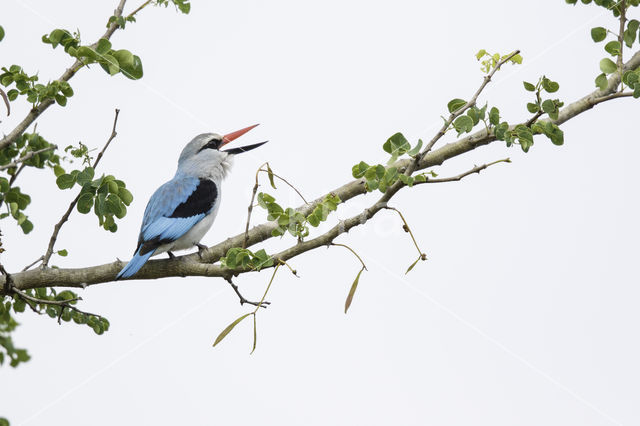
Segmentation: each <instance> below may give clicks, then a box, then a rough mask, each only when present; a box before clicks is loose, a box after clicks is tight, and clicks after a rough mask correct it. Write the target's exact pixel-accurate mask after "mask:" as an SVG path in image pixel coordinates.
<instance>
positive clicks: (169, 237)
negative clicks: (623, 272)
mask: <svg viewBox="0 0 640 426" xmlns="http://www.w3.org/2000/svg"><path fill="white" fill-rule="evenodd" d="M256 126H257V124H255V125H253V126H249V127H245V128H244V129H240V130H237V131H235V132H231V133H229V134H226V135H224V136H221V135H219V134H217V133H203V134H201V135H198V136H196V137H195V138H193V139H192V140H191V142H189V143H188V144H187V145H186V146H185V147H184V149H183V150H182V153H181V154H180V158H179V159H178V170H177V171H176V174H175V176H174V177H173V179H171V180H170V181H169V182H167V183H165V184H164V185H162V186H161V187H160V188H158V189H157V190H156V192H154V193H153V195H152V196H151V198H150V199H149V202H148V203H147V207H146V209H145V210H144V216H143V218H142V226H141V227H140V235H139V236H138V245H137V246H136V249H135V252H134V255H133V258H132V259H131V260H130V261H129V263H127V264H126V265H125V267H124V268H122V270H121V271H120V272H119V273H118V275H117V276H116V280H119V279H124V278H130V277H132V276H133V275H135V273H136V272H138V271H139V270H140V268H142V266H143V265H144V264H145V263H146V262H147V260H149V258H150V257H151V256H154V255H157V254H160V253H165V252H166V253H167V254H168V255H169V257H170V258H174V255H173V253H172V251H174V250H184V249H188V248H191V247H194V246H197V247H198V249H199V250H204V249H206V246H204V245H202V244H200V240H201V239H202V237H204V235H205V234H206V233H207V231H209V229H210V228H211V225H212V224H213V221H214V219H215V218H216V214H217V213H218V209H219V208H220V188H221V183H222V180H223V179H224V178H225V177H226V176H227V174H228V173H229V171H230V170H231V166H232V164H233V157H234V155H237V154H240V153H243V152H247V151H251V150H252V149H255V148H257V147H259V146H261V145H264V144H265V143H267V142H266V141H265V142H260V143H256V144H253V145H247V146H243V147H238V148H233V149H227V150H224V151H222V150H221V148H222V147H223V146H225V145H226V144H228V143H229V142H231V141H233V140H234V139H237V138H239V137H240V136H242V135H244V134H245V133H247V132H248V131H249V130H251V129H253V128H254V127H256Z"/></svg>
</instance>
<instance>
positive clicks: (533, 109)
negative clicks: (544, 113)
mask: <svg viewBox="0 0 640 426" xmlns="http://www.w3.org/2000/svg"><path fill="white" fill-rule="evenodd" d="M527 110H528V111H529V112H530V113H531V114H535V113H536V112H538V111H540V107H539V106H538V104H534V103H531V102H529V103H527Z"/></svg>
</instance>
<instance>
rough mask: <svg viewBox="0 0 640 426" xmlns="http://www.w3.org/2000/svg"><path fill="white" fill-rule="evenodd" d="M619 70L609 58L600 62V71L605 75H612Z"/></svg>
mask: <svg viewBox="0 0 640 426" xmlns="http://www.w3.org/2000/svg"><path fill="white" fill-rule="evenodd" d="M617 69H618V67H617V66H616V64H615V63H614V62H613V61H612V60H611V59H609V58H604V59H602V60H601V61H600V71H602V72H603V73H605V74H612V73H614V72H616V71H617Z"/></svg>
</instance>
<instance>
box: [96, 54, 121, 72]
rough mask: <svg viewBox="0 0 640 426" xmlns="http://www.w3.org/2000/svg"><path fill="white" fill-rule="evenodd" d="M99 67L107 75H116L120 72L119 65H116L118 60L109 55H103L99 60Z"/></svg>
mask: <svg viewBox="0 0 640 426" xmlns="http://www.w3.org/2000/svg"><path fill="white" fill-rule="evenodd" d="M100 66H101V67H102V69H103V70H105V71H106V72H107V73H108V74H109V75H116V74H118V72H120V65H119V64H118V60H117V59H116V58H114V57H113V56H111V55H103V56H102V59H101V60H100Z"/></svg>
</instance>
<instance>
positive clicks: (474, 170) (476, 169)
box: [414, 158, 511, 185]
mask: <svg viewBox="0 0 640 426" xmlns="http://www.w3.org/2000/svg"><path fill="white" fill-rule="evenodd" d="M510 162H511V159H510V158H504V159H502V160H497V161H494V162H493V163H487V164H483V165H481V166H475V167H474V168H472V169H471V170H467V171H466V172H464V173H460V174H459V175H456V176H451V177H447V178H439V179H430V178H429V177H427V180H426V181H425V182H416V183H414V185H419V184H422V183H442V182H457V181H459V180H461V179H462V178H464V177H467V176H469V175H471V174H474V173H480V172H481V171H482V170H484V169H486V168H487V167H489V166H493V165H494V164H498V163H510Z"/></svg>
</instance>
